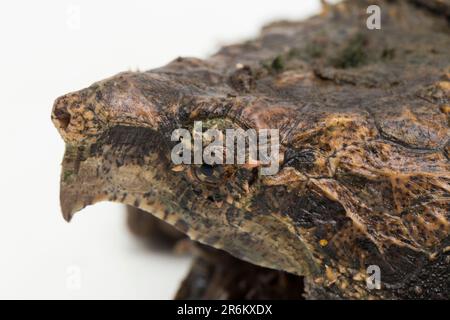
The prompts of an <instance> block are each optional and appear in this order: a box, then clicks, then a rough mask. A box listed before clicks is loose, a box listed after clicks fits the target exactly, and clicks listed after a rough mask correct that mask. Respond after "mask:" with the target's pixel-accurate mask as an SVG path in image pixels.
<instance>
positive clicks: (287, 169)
mask: <svg viewBox="0 0 450 320" xmlns="http://www.w3.org/2000/svg"><path fill="white" fill-rule="evenodd" d="M374 2H375V3H377V4H378V5H379V6H380V7H381V12H382V29H381V30H368V29H366V27H365V26H366V18H367V14H366V8H367V5H368V4H369V3H368V2H367V3H366V2H365V1H347V2H344V3H341V4H338V5H336V6H330V7H326V8H325V9H326V10H324V12H323V13H322V14H321V15H320V16H317V17H313V18H311V19H309V20H306V21H303V22H277V23H273V24H271V25H269V26H266V27H265V28H264V29H263V31H262V33H261V35H260V36H259V37H258V38H257V39H255V40H251V41H247V42H245V43H243V44H237V45H232V46H227V47H224V48H222V49H221V50H220V51H219V52H218V53H217V54H215V55H213V56H212V57H210V58H208V59H206V60H200V59H194V58H178V59H176V60H175V61H173V62H171V63H169V64H168V65H166V66H164V67H162V68H160V69H155V70H151V71H147V72H124V73H120V74H118V75H116V76H114V77H111V78H109V79H106V80H103V81H100V82H97V83H95V84H93V85H92V86H90V87H88V88H86V89H83V90H81V91H78V92H75V93H70V94H67V95H65V96H63V97H60V98H58V99H57V100H56V102H55V105H54V108H53V113H52V119H53V122H54V124H55V125H56V127H57V128H58V130H59V132H60V134H61V136H62V137H63V139H64V141H65V142H66V147H67V149H66V154H65V158H64V161H63V174H62V181H61V203H62V210H63V213H64V216H65V218H66V219H68V220H69V219H70V218H71V217H72V215H73V214H74V213H75V212H76V211H78V210H80V209H82V208H83V207H85V206H87V205H91V204H94V203H96V202H99V201H104V200H107V201H117V202H120V203H124V204H127V205H131V206H134V207H137V208H140V209H142V210H145V211H148V212H150V213H152V214H153V215H155V216H156V217H158V218H160V219H163V220H165V221H166V222H168V223H170V224H172V225H174V226H175V227H176V228H177V229H179V230H180V231H182V232H184V233H186V234H187V235H188V236H189V237H190V238H192V239H194V240H196V241H199V242H201V243H203V244H206V245H209V246H212V247H215V248H218V249H223V250H225V251H227V252H229V253H230V254H232V255H234V256H235V257H238V258H240V259H242V260H245V261H248V262H251V263H252V264H255V265H258V266H262V267H267V268H272V269H277V270H282V271H286V272H289V273H292V274H295V275H299V276H304V277H305V286H306V293H305V296H306V298H350V299H362V298H447V299H448V298H449V292H450V280H449V273H450V272H449V271H450V256H449V253H450V239H449V229H450V222H449V218H450V212H449V211H450V210H449V202H450V162H449V152H450V142H449V114H450V55H449V52H450V29H449V24H448V16H449V8H450V3H449V2H448V1H389V2H384V1H371V2H370V4H373V3H374ZM429 9H431V10H429ZM196 120H203V121H204V126H206V127H207V128H208V127H217V128H219V129H226V128H230V127H233V128H243V129H244V130H245V129H248V128H253V129H257V130H258V129H263V128H270V129H279V131H280V139H281V147H280V159H281V162H280V171H279V173H278V174H276V175H274V176H261V175H258V171H257V168H253V167H248V166H242V165H224V166H217V167H216V168H215V169H214V170H216V171H215V174H214V175H213V178H210V177H205V176H204V175H202V174H201V169H202V168H201V167H200V166H195V165H186V166H183V167H176V168H175V167H174V165H173V163H172V162H171V159H170V151H171V148H172V147H173V146H174V144H175V143H174V142H171V141H170V135H171V132H172V131H173V130H174V129H177V128H189V127H191V126H192V123H193V122H194V121H196ZM369 265H378V266H379V267H380V269H381V280H382V288H381V290H369V289H368V288H367V287H366V283H365V278H366V276H367V274H366V268H367V266H369Z"/></svg>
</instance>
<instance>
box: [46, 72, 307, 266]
mask: <svg viewBox="0 0 450 320" xmlns="http://www.w3.org/2000/svg"><path fill="white" fill-rule="evenodd" d="M192 90H193V89H191V90H190V91H189V92H187V89H186V86H183V85H182V84H180V82H174V81H173V80H171V78H170V77H169V76H168V75H167V74H162V73H158V72H147V73H131V72H128V73H121V74H119V75H117V76H114V77H112V78H109V79H106V80H104V81H101V82H98V83H95V84H94V85H92V86H90V87H88V88H86V89H83V90H81V91H78V92H74V93H70V94H67V95H65V96H62V97H60V98H58V99H57V100H56V102H55V104H54V107H53V112H52V120H53V123H54V125H55V126H56V128H57V129H58V130H59V133H60V135H61V136H62V137H63V139H64V141H65V142H66V152H65V156H64V160H63V165H62V167H63V168H62V175H61V194H60V198H61V207H62V211H63V215H64V217H65V219H66V220H70V219H71V218H72V216H73V215H74V214H75V213H76V212H77V211H79V210H81V209H83V208H84V207H86V206H88V205H92V204H95V203H97V202H100V201H114V202H120V203H123V204H127V205H131V206H134V207H137V208H140V209H142V210H145V211H148V212H150V213H151V214H153V215H155V216H157V217H159V218H160V219H163V220H165V221H166V222H168V223H170V224H172V225H174V226H175V227H176V228H178V229H179V230H181V231H182V232H184V233H186V234H187V235H188V236H189V237H191V238H192V239H194V240H197V241H199V242H202V243H205V244H208V245H211V246H214V247H216V248H220V249H224V250H226V251H228V252H230V253H232V254H233V255H235V256H237V257H239V258H241V259H244V260H247V261H250V262H253V263H255V264H259V265H262V266H266V267H271V268H276V269H282V270H286V271H291V272H294V273H297V274H309V273H311V272H315V270H316V266H315V264H314V263H313V260H312V257H311V256H310V254H309V251H308V249H307V248H306V247H305V245H304V243H303V242H302V241H301V239H299V237H298V235H297V233H296V232H295V231H294V226H293V224H292V222H291V220H290V218H289V217H288V216H281V215H279V214H278V213H279V211H280V210H281V209H282V208H281V206H282V199H280V198H277V196H276V193H274V192H273V191H274V190H275V189H276V190H278V189H277V188H278V187H277V186H278V185H281V184H282V185H283V188H284V186H285V184H286V181H291V182H292V184H291V185H292V186H294V185H296V184H298V183H300V180H301V177H299V176H298V175H296V174H294V173H292V172H286V170H283V171H280V170H279V169H280V167H279V166H280V164H281V163H282V161H283V155H284V150H283V147H282V146H281V143H278V142H279V137H278V136H277V134H278V131H276V130H275V131H270V130H268V131H266V132H265V133H264V135H265V136H263V135H261V134H262V132H263V130H261V128H265V129H273V128H271V127H270V126H268V125H264V123H261V122H258V121H255V119H252V118H251V117H249V115H251V114H253V115H254V114H255V112H256V113H258V109H259V108H260V107H261V105H260V103H261V102H260V101H255V100H252V99H248V98H246V97H240V98H239V97H235V96H229V95H226V94H217V95H208V94H206V93H205V92H192ZM249 106H252V108H253V111H255V112H250V113H249V114H248V115H244V114H243V116H241V117H235V116H233V114H237V113H245V112H247V111H245V110H247V109H248V108H249ZM280 112H281V111H280ZM283 112H285V110H284V111H283ZM199 123H200V125H201V129H200V131H196V130H198V127H197V126H198V124H199ZM179 130H184V131H182V132H181V133H183V132H184V133H185V134H188V136H186V135H184V136H183V134H180V132H179ZM230 132H231V133H232V134H234V136H231V137H232V138H233V139H234V140H233V142H232V143H231V145H228V147H229V148H227V144H226V140H227V137H228V133H230ZM198 133H199V134H200V135H201V136H202V137H201V138H200V139H201V140H200V149H201V150H200V161H198V159H196V155H195V152H196V150H197V149H195V148H196V146H198V144H197V143H198V140H196V139H198V137H197V136H196V134H198ZM211 133H213V136H214V134H215V133H216V135H215V136H214V138H213V139H211V136H209V135H208V134H211ZM241 135H244V136H246V138H244V139H243V140H242V141H243V142H244V149H243V151H242V149H239V148H238V145H239V139H240V137H241ZM253 137H255V138H256V140H255V142H256V143H260V142H261V141H266V142H265V143H266V144H267V143H268V144H269V146H268V148H267V149H265V150H262V149H258V147H260V145H259V144H258V145H257V146H256V149H252V148H251V146H250V142H251V141H252V138H253ZM228 138H230V137H228ZM264 139H265V140H264ZM274 139H275V140H274ZM189 140H191V143H190V144H189V145H190V146H189V147H186V148H185V149H184V150H183V153H186V152H189V151H192V152H191V153H190V154H189V156H187V157H186V156H185V155H184V157H183V159H184V160H186V161H180V158H179V156H180V152H179V151H180V149H179V148H180V147H181V146H186V144H187V143H188V141H189ZM213 141H215V142H216V145H215V147H214V148H216V147H218V145H217V143H220V144H221V145H222V149H220V151H219V152H217V148H216V149H214V148H212V147H211V146H212V145H214V144H213V143H212V142H213ZM242 141H241V142H242ZM272 143H273V144H272ZM208 146H209V149H208ZM230 147H231V148H233V147H236V149H235V152H234V153H233V155H232V156H231V157H230V156H229V155H230V151H229V150H230ZM208 150H209V154H210V155H211V154H213V155H214V154H215V155H216V159H215V160H216V161H211V159H209V160H208V159H206V157H203V156H204V155H206V154H207V153H208ZM263 151H264V152H263ZM219 153H220V154H221V155H222V156H223V157H222V160H223V161H222V162H220V161H217V156H218V155H219ZM263 153H264V154H265V156H264V155H263ZM188 159H189V160H190V161H187V160H188ZM264 159H265V160H266V162H264ZM213 160H214V159H213ZM267 160H269V161H268V162H267ZM279 192H281V189H280V190H279Z"/></svg>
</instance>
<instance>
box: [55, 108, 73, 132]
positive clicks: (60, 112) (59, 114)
mask: <svg viewBox="0 0 450 320" xmlns="http://www.w3.org/2000/svg"><path fill="white" fill-rule="evenodd" d="M54 116H55V119H56V120H57V121H58V123H59V127H60V128H61V129H62V130H66V129H67V127H68V126H69V123H70V113H69V112H67V110H64V109H56V110H55V111H54Z"/></svg>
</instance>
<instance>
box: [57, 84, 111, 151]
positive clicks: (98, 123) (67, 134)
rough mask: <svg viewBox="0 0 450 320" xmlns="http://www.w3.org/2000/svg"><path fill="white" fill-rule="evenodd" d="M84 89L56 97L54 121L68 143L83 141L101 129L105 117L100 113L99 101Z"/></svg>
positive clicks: (88, 90)
mask: <svg viewBox="0 0 450 320" xmlns="http://www.w3.org/2000/svg"><path fill="white" fill-rule="evenodd" d="M90 91H91V90H90V89H89V88H88V89H83V90H80V91H77V92H73V93H69V94H66V95H64V96H62V97H59V98H57V99H56V101H55V103H54V105H53V111H52V116H51V118H52V121H53V124H54V125H55V127H56V128H57V129H58V131H59V133H60V134H61V136H62V137H63V139H64V141H65V142H67V143H74V142H82V141H85V140H86V139H89V138H92V137H94V136H96V135H98V133H99V132H100V131H101V129H102V127H103V123H104V120H105V119H102V116H101V113H99V112H98V111H99V103H98V101H95V100H94V99H93V98H92V96H93V94H92V93H91V92H90Z"/></svg>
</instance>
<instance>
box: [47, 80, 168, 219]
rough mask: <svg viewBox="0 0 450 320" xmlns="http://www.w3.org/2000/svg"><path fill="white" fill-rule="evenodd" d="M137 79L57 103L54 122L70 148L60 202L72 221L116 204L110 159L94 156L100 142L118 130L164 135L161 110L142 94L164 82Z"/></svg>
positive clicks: (97, 86) (88, 90)
mask: <svg viewBox="0 0 450 320" xmlns="http://www.w3.org/2000/svg"><path fill="white" fill-rule="evenodd" d="M136 75H137V73H133V72H125V73H121V74H118V75H116V76H114V77H112V78H109V79H106V80H103V81H100V82H97V83H95V84H93V85H92V86H90V87H88V88H85V89H82V90H80V91H77V92H73V93H69V94H66V95H64V96H62V97H59V98H58V99H56V101H55V103H54V106H53V111H52V115H51V118H52V121H53V124H54V125H55V127H56V128H57V129H58V131H59V133H60V135H61V136H62V138H63V139H64V141H65V143H66V152H65V156H64V160H63V163H62V174H61V191H60V192H61V193H60V201H61V207H62V212H63V216H64V218H65V219H66V220H67V221H69V220H70V219H71V218H72V216H73V215H74V213H75V212H77V211H80V210H81V209H83V208H84V207H86V206H87V205H91V204H94V203H97V202H99V201H103V200H112V201H115V200H116V199H114V195H113V190H109V189H111V188H110V187H111V181H108V183H106V179H107V176H108V172H105V170H107V168H106V167H105V159H103V158H102V157H101V156H99V155H98V154H97V155H94V154H93V149H94V148H95V146H96V144H97V142H98V140H99V139H103V138H104V137H105V136H108V134H109V132H110V130H111V129H114V128H117V127H127V128H130V127H134V128H142V130H146V129H147V130H153V131H155V132H156V131H158V127H159V124H160V122H161V121H160V119H161V117H160V116H159V112H158V110H157V109H158V108H157V107H156V106H155V104H154V103H153V102H152V101H149V100H147V99H146V98H145V97H143V95H142V94H141V92H142V91H146V92H151V91H152V88H153V86H154V85H155V82H157V81H162V80H161V79H159V78H155V77H153V78H152V77H150V76H149V77H148V79H146V80H147V81H146V82H139V81H137V80H136ZM141 78H142V75H141ZM127 139H128V138H127ZM132 139H134V138H132ZM123 171H126V170H123V168H122V170H121V171H120V175H122V174H123ZM126 174H128V173H126ZM109 176H110V175H109ZM128 178H129V180H130V181H136V180H137V179H136V177H128ZM107 188H109V189H107Z"/></svg>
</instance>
